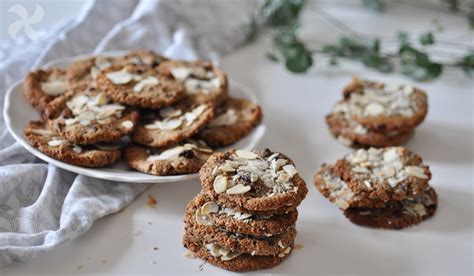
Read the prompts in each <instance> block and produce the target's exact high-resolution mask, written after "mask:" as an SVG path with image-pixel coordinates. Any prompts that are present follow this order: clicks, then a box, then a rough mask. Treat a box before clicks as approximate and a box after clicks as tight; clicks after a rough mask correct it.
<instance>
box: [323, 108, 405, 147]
mask: <svg viewBox="0 0 474 276" xmlns="http://www.w3.org/2000/svg"><path fill="white" fill-rule="evenodd" d="M326 123H327V124H328V126H329V130H330V131H331V134H332V135H333V136H334V137H335V138H336V139H337V140H338V141H339V142H341V143H342V144H343V145H345V146H349V147H353V148H363V147H365V148H366V147H387V146H398V145H401V144H403V143H405V142H406V141H408V139H410V138H411V136H413V132H414V130H410V131H405V132H400V131H387V132H380V131H374V130H372V129H370V128H367V127H364V126H363V125H362V124H360V123H358V122H356V121H354V120H353V119H352V118H351V116H350V115H349V113H348V103H347V102H346V101H339V102H338V103H336V105H335V106H334V108H333V110H332V111H331V113H330V114H329V115H327V116H326Z"/></svg>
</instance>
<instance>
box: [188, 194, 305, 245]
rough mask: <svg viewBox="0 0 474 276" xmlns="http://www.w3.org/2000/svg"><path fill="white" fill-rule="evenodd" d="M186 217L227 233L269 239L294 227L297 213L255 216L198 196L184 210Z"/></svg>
mask: <svg viewBox="0 0 474 276" xmlns="http://www.w3.org/2000/svg"><path fill="white" fill-rule="evenodd" d="M186 212H187V215H186V216H187V217H190V219H191V217H192V216H194V219H195V220H196V222H197V223H198V224H200V225H214V226H216V227H218V228H220V229H226V231H228V232H233V233H239V234H243V235H251V236H259V237H270V236H273V235H279V234H282V233H284V232H286V231H288V230H289V229H290V228H294V227H295V223H296V219H297V217H298V211H296V209H295V210H294V211H290V212H288V213H286V214H275V215H255V214H250V213H245V212H239V211H236V210H234V209H232V208H228V207H225V206H223V205H220V204H218V203H216V202H214V201H213V200H212V199H211V198H210V197H209V196H207V195H205V194H198V195H197V196H196V197H195V198H194V199H193V200H192V201H191V202H190V203H189V204H188V207H187V208H186Z"/></svg>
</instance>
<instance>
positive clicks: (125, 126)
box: [122, 120, 133, 129]
mask: <svg viewBox="0 0 474 276" xmlns="http://www.w3.org/2000/svg"><path fill="white" fill-rule="evenodd" d="M122 126H123V127H124V128H128V129H130V128H132V127H133V122H132V121H129V120H127V121H123V122H122Z"/></svg>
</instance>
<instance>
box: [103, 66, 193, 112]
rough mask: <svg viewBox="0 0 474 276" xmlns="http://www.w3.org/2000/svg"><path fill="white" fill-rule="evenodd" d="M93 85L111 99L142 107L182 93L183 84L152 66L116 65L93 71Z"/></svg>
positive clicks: (175, 98)
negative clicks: (94, 79)
mask: <svg viewBox="0 0 474 276" xmlns="http://www.w3.org/2000/svg"><path fill="white" fill-rule="evenodd" d="M96 81H97V86H98V87H99V88H100V90H102V91H104V92H105V93H107V95H108V96H109V97H110V98H112V99H113V100H114V101H115V102H118V103H121V104H126V105H132V106H139V107H142V108H160V107H163V106H168V105H171V104H174V103H176V102H177V101H178V100H180V99H181V98H182V97H183V96H184V86H183V85H182V84H181V83H179V82H177V81H175V80H173V79H172V78H169V77H166V76H165V75H163V74H160V73H158V72H157V71H156V70H155V69H151V68H147V67H143V66H137V65H134V64H130V65H117V66H112V67H109V68H107V69H105V70H102V71H101V72H99V73H98V75H97V79H96Z"/></svg>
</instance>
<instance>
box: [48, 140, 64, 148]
mask: <svg viewBox="0 0 474 276" xmlns="http://www.w3.org/2000/svg"><path fill="white" fill-rule="evenodd" d="M63 143H64V140H58V139H54V140H51V141H49V142H48V145H49V146H50V147H59V146H60V145H62V144H63Z"/></svg>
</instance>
